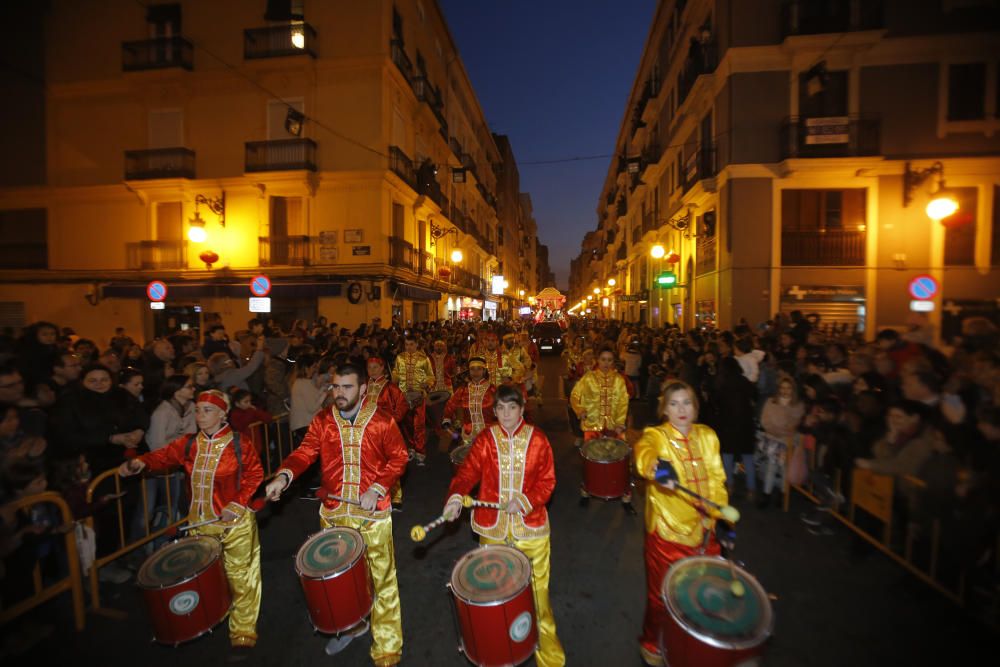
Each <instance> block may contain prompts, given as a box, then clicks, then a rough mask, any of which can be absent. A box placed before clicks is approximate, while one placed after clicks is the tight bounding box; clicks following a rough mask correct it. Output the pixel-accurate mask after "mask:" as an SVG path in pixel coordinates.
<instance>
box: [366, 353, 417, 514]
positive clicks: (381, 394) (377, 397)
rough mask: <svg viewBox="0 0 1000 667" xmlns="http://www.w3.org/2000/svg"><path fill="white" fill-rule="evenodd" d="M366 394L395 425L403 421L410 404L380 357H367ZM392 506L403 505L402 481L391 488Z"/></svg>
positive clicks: (398, 481)
mask: <svg viewBox="0 0 1000 667" xmlns="http://www.w3.org/2000/svg"><path fill="white" fill-rule="evenodd" d="M368 396H369V397H370V398H371V400H373V401H375V402H376V405H377V406H378V409H379V410H384V411H385V412H386V413H387V414H388V415H389V416H390V417H392V419H393V421H395V422H396V425H397V426H399V424H402V423H403V419H405V418H406V413H407V412H408V411H409V409H410V406H409V405H407V403H406V397H405V396H403V392H402V391H400V390H399V387H397V386H396V385H394V384H393V383H392V382H390V381H389V376H388V375H386V373H385V361H383V360H382V357H369V359H368ZM391 493H392V505H393V507H402V506H403V483H402V481H401V480H397V481H396V484H395V485H393V487H392V490H391Z"/></svg>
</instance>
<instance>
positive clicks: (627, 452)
mask: <svg viewBox="0 0 1000 667" xmlns="http://www.w3.org/2000/svg"><path fill="white" fill-rule="evenodd" d="M619 442H625V441H624V440H619ZM631 455H632V447H631V446H630V445H629V444H628V443H627V442H625V456H623V457H621V458H620V459H615V460H614V461H600V460H598V459H592V458H590V457H589V456H587V443H583V446H582V447H580V456H582V457H583V458H585V459H587V460H588V461H590V462H591V463H621V462H622V461H625V460H628V458H629V457H630V456H631Z"/></svg>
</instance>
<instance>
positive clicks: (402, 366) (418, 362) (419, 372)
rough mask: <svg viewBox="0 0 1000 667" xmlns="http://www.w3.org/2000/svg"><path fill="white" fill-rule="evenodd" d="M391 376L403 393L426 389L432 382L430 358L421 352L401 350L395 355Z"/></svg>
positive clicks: (432, 374) (432, 373)
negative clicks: (400, 352) (401, 351)
mask: <svg viewBox="0 0 1000 667" xmlns="http://www.w3.org/2000/svg"><path fill="white" fill-rule="evenodd" d="M392 376H393V377H394V378H396V383H397V384H398V385H399V389H400V390H401V391H402V392H403V393H404V394H405V393H407V392H410V391H427V389H428V388H429V387H430V386H431V385H433V384H434V370H433V369H432V368H431V360H430V359H428V358H427V355H426V354H424V353H423V352H403V353H402V354H401V355H399V356H398V357H396V365H395V366H394V367H393V370H392Z"/></svg>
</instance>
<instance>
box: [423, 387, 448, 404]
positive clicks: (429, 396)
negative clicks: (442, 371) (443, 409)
mask: <svg viewBox="0 0 1000 667" xmlns="http://www.w3.org/2000/svg"><path fill="white" fill-rule="evenodd" d="M441 394H444V398H437V399H436V398H434V396H440V395H441ZM449 398H451V392H450V391H448V390H447V389H438V390H437V391H432V392H430V393H429V394H427V400H428V402H431V403H440V402H441V401H446V400H448V399H449Z"/></svg>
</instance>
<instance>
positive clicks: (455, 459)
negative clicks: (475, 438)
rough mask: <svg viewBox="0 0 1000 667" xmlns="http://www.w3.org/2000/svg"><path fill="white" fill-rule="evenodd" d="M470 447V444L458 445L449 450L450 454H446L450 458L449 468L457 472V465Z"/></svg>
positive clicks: (466, 454)
mask: <svg viewBox="0 0 1000 667" xmlns="http://www.w3.org/2000/svg"><path fill="white" fill-rule="evenodd" d="M471 449H472V445H459V446H458V447H456V448H455V449H453V450H451V454H449V455H448V456H449V457H450V458H451V468H452V470H454V471H455V472H458V468H459V466H461V465H462V461H464V460H465V457H466V456H468V455H469V450H471Z"/></svg>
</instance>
